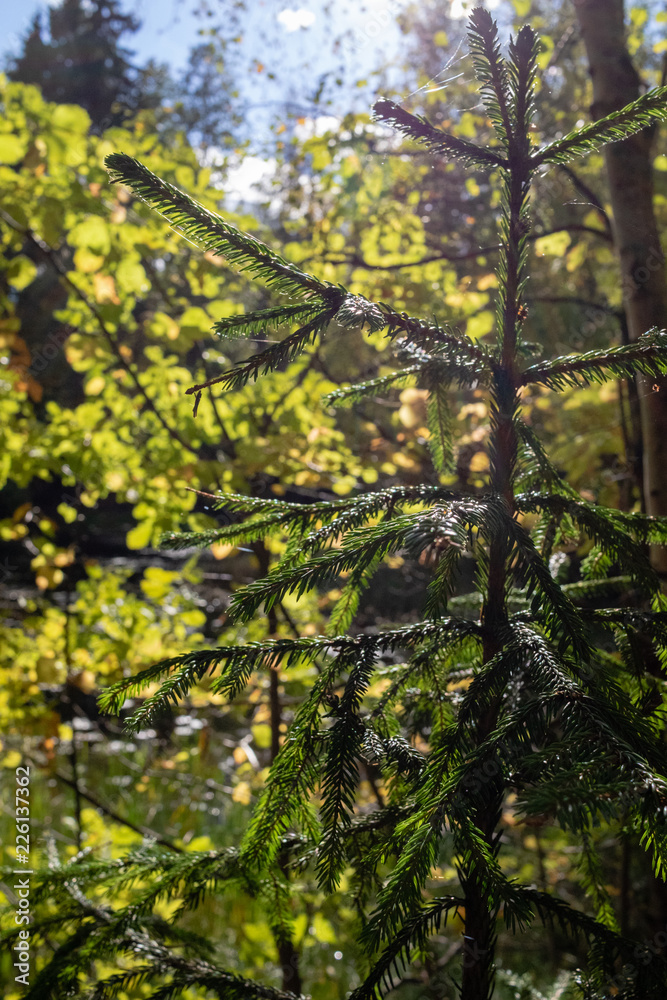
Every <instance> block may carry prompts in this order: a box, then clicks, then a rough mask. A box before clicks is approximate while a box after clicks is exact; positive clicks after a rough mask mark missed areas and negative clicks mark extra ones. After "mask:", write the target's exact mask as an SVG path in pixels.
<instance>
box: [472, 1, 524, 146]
mask: <svg viewBox="0 0 667 1000" xmlns="http://www.w3.org/2000/svg"><path fill="white" fill-rule="evenodd" d="M468 44H469V46H470V54H471V56H472V61H473V66H474V67H475V76H476V77H477V80H478V82H479V84H480V93H481V96H482V103H483V104H484V109H485V110H486V113H487V115H488V116H489V119H490V120H491V124H492V125H493V127H494V129H495V132H496V135H497V136H498V138H499V139H500V141H501V143H502V145H503V147H504V148H505V150H509V145H510V142H511V140H512V139H513V138H514V134H513V133H514V130H513V128H512V123H511V122H510V116H509V104H510V87H509V80H508V72H507V64H506V63H505V60H504V59H503V57H502V56H501V54H500V39H499V38H498V26H497V24H496V22H495V21H494V20H493V18H492V17H491V15H490V14H489V12H488V10H485V8H484V7H475V9H474V10H473V11H472V13H471V14H470V20H469V25H468Z"/></svg>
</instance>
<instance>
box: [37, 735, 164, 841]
mask: <svg viewBox="0 0 667 1000" xmlns="http://www.w3.org/2000/svg"><path fill="white" fill-rule="evenodd" d="M25 756H26V759H27V760H30V763H31V764H33V765H34V766H35V767H39V764H38V763H37V761H35V760H34V758H32V757H30V756H29V755H28V754H26V755H25ZM53 774H54V776H55V777H56V778H57V779H58V781H61V782H62V783H63V785H67V786H68V787H69V788H74V789H75V790H76V791H77V794H78V795H80V796H81V798H82V799H86V801H88V802H90V804H91V805H93V806H95V808H96V809H99V810H100V812H103V813H104V815H105V816H108V817H109V818H110V819H112V820H114V822H116V823H120V824H121V825H122V826H126V827H128V829H130V830H134V832H135V833H140V834H141V836H142V837H150V838H151V840H154V841H155V842H156V843H157V844H162V846H163V847H168V848H169V850H170V851H176V852H177V853H178V854H182V853H183V849H182V848H181V847H177V846H176V844H174V843H173V842H172V841H171V840H167V838H166V837H160V836H159V834H157V833H156V832H155V830H151V829H150V828H149V827H147V826H139V825H137V824H136V823H133V822H132V821H131V820H129V819H125V818H124V817H123V816H120V815H119V814H118V813H117V812H116V811H115V810H113V809H111V808H110V807H109V806H105V805H104V803H103V802H100V800H99V799H98V798H96V796H94V795H92V794H91V793H90V792H89V791H87V790H86V789H85V788H82V787H81V785H80V784H78V783H75V782H74V781H72V779H71V778H68V777H67V775H65V774H61V772H60V771H54V772H53Z"/></svg>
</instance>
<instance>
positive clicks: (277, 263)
mask: <svg viewBox="0 0 667 1000" xmlns="http://www.w3.org/2000/svg"><path fill="white" fill-rule="evenodd" d="M105 164H106V166H107V169H108V170H109V175H110V178H111V181H112V182H113V183H115V184H124V185H126V187H129V188H130V189H131V190H132V191H133V192H134V193H135V194H136V195H137V197H139V198H141V199H142V201H145V202H146V203H147V204H148V205H149V206H150V207H151V208H153V209H154V210H155V211H156V212H159V213H160V215H163V216H164V218H165V219H166V220H167V221H168V222H169V223H170V224H171V225H172V226H173V228H174V229H175V230H176V231H177V232H180V233H182V235H183V236H185V237H186V239H188V240H190V241H191V242H192V243H194V244H196V245H197V246H199V247H201V249H202V250H204V251H205V252H207V253H208V252H210V253H214V254H219V255H220V256H223V257H226V258H227V260H229V261H230V263H232V264H235V265H236V266H238V267H240V268H241V269H243V270H245V271H249V272H250V273H251V274H256V275H257V276H258V277H260V278H263V279H264V280H265V281H266V283H267V284H268V285H271V287H273V288H275V290H276V291H279V292H287V293H288V294H290V295H299V296H300V295H304V294H309V295H317V296H319V297H320V298H321V299H325V300H328V299H330V298H331V297H332V296H333V297H334V298H335V299H338V298H339V297H340V290H339V289H338V288H337V287H336V286H335V285H331V284H329V283H328V282H324V281H319V280H318V279H317V278H314V277H313V276H312V275H309V274H306V273H304V272H303V271H301V270H300V269H299V268H298V267H296V266H295V265H294V264H290V263H289V262H288V261H286V260H285V259H284V258H282V257H280V256H279V255H278V254H277V253H275V252H274V251H273V250H271V249H270V248H269V247H268V246H266V245H265V244H264V243H262V242H261V241H260V240H257V239H255V238H254V237H252V236H248V235H247V234H246V233H242V232H240V230H238V229H237V228H236V227H235V226H232V225H230V224H229V223H228V222H225V220H224V219H223V218H221V216H219V215H217V214H216V213H215V212H211V211H209V209H207V208H204V206H203V205H200V204H199V203H198V202H196V201H194V200H193V199H192V198H190V197H189V196H188V195H187V194H185V193H184V192H183V191H181V190H180V189H179V188H177V187H175V186H174V185H173V184H169V183H168V182H167V181H163V180H162V179H161V178H160V177H158V176H157V175H156V174H154V173H153V172H152V171H151V170H149V169H148V167H145V166H144V165H143V163H140V162H139V161H138V160H135V159H134V158H133V157H132V156H128V155H127V154H126V153H112V154H111V155H110V156H107V158H106V160H105Z"/></svg>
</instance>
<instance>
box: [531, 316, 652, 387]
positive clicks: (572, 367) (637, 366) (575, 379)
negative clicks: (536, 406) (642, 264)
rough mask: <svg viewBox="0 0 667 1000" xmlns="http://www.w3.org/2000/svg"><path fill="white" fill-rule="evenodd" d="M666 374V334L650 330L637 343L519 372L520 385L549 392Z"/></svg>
mask: <svg viewBox="0 0 667 1000" xmlns="http://www.w3.org/2000/svg"><path fill="white" fill-rule="evenodd" d="M665 373H667V331H665V330H657V329H653V330H650V331H649V332H648V333H645V334H644V335H643V336H642V337H640V338H639V340H636V341H634V343H631V344H623V345H622V346H621V347H612V348H610V349H609V350H606V351H600V350H598V351H587V352H586V353H585V354H568V355H565V356H564V357H560V358H556V359H555V360H554V361H544V362H540V363H539V364H536V365H531V367H530V368H526V370H525V371H523V372H522V373H521V376H520V384H521V385H531V384H539V385H545V386H547V387H548V388H549V389H566V388H571V387H574V388H578V387H580V386H585V385H591V384H593V383H596V382H606V381H608V380H609V379H612V378H615V379H619V378H632V377H633V375H646V376H648V377H649V378H660V377H661V376H664V375H665Z"/></svg>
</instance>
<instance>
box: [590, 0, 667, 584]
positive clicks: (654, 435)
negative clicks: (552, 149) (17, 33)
mask: <svg viewBox="0 0 667 1000" xmlns="http://www.w3.org/2000/svg"><path fill="white" fill-rule="evenodd" d="M574 3H575V8H576V12H577V18H578V21H579V27H580V29H581V35H582V38H583V41H584V45H585V46H586V53H587V56H588V62H589V71H590V74H591V78H592V81H593V104H592V106H591V114H592V116H593V118H601V117H602V116H603V115H607V114H609V113H610V112H611V111H614V110H616V109H618V108H622V107H623V106H624V105H626V104H628V103H629V102H630V101H634V100H636V99H637V97H639V95H640V90H641V81H640V78H639V75H638V73H637V71H636V70H635V68H634V67H633V65H632V61H631V59H630V56H629V54H628V50H627V48H626V44H625V36H624V19H623V13H624V12H623V0H574ZM653 138H654V130H653V129H646V130H645V131H643V132H639V133H637V135H635V136H632V138H630V139H625V140H624V141H623V142H615V143H612V144H611V145H608V146H607V147H606V148H605V162H606V168H607V177H608V181H609V192H610V197H611V205H612V211H613V230H614V240H615V243H616V248H617V250H618V255H619V259H620V265H621V280H622V285H623V297H624V300H625V308H626V313H627V317H628V327H629V334H630V339H631V340H636V339H637V338H638V337H640V336H641V335H642V334H643V333H645V332H646V331H647V330H649V329H650V328H651V327H654V326H657V327H659V328H660V329H664V328H665V327H666V326H667V280H666V276H665V257H664V253H663V251H662V247H661V245H660V238H659V234H658V227H657V223H656V219H655V213H654V211H653V171H652V151H651V150H652V145H653ZM638 390H639V402H640V412H641V427H642V436H643V479H644V495H645V502H646V511H647V513H648V514H652V515H655V516H663V517H664V516H665V515H667V382H666V381H664V380H663V381H662V382H661V383H660V385H657V386H656V385H654V382H653V380H647V379H645V378H641V379H638ZM651 559H652V562H653V565H654V566H655V568H656V570H657V571H658V572H659V574H660V576H661V578H662V581H663V589H665V588H666V587H667V549H665V548H664V547H662V546H661V547H656V548H655V549H654V550H653V551H652V553H651Z"/></svg>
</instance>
